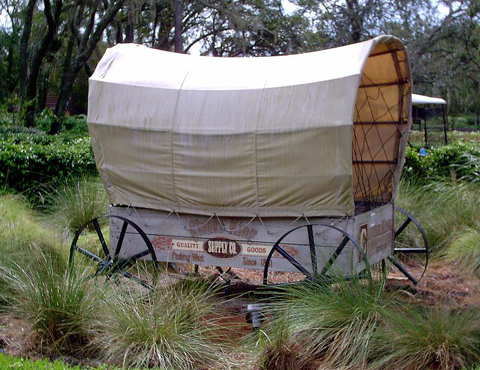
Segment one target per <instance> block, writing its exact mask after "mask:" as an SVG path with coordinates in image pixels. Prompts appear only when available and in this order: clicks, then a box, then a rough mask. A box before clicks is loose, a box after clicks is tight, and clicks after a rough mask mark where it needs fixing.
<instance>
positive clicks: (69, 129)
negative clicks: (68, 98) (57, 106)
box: [35, 108, 88, 138]
mask: <svg viewBox="0 0 480 370" xmlns="http://www.w3.org/2000/svg"><path fill="white" fill-rule="evenodd" d="M58 119H61V121H62V122H61V125H62V129H61V136H68V137H70V138H73V137H85V136H88V127H87V117H86V116H85V115H83V114H81V115H78V116H65V117H62V118H57V117H56V116H55V114H54V113H53V111H52V110H51V109H48V108H46V109H45V110H44V111H43V112H42V113H41V114H40V115H39V116H38V117H37V119H36V121H35V123H36V125H37V127H38V128H39V129H40V130H42V131H44V132H49V131H50V129H51V128H52V124H53V123H54V122H55V121H56V120H58Z"/></svg>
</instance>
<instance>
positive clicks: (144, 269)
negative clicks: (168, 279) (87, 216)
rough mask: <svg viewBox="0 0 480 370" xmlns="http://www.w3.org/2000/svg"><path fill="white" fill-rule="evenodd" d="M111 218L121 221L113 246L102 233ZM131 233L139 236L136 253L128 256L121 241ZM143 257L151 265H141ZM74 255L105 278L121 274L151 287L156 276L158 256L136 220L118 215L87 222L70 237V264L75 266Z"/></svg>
mask: <svg viewBox="0 0 480 370" xmlns="http://www.w3.org/2000/svg"><path fill="white" fill-rule="evenodd" d="M112 219H117V220H119V221H120V223H121V229H120V232H119V235H118V238H115V239H116V245H115V249H113V248H112V247H110V246H109V242H108V240H107V239H106V238H105V236H104V235H105V234H104V231H105V229H106V228H108V226H109V221H110V220H112ZM132 234H133V235H139V236H140V239H139V241H138V242H137V244H136V251H135V253H134V254H132V255H129V256H127V255H125V251H124V250H123V244H124V240H125V238H126V237H129V236H130V235H132ZM79 257H83V258H82V261H78V259H79ZM145 257H150V258H151V262H152V263H151V264H150V265H151V266H149V265H147V264H143V265H142V261H141V260H143V259H144V258H145ZM75 259H77V264H80V263H83V264H84V266H85V267H87V268H88V267H93V270H94V271H93V274H94V276H105V277H106V278H107V279H110V278H115V277H117V276H124V277H126V278H129V279H131V280H134V281H136V282H137V283H139V284H141V285H143V286H144V287H146V288H152V286H153V285H154V284H155V282H156V280H157V257H156V254H155V250H154V249H153V246H152V244H151V242H150V240H149V239H148V237H147V235H146V234H145V233H144V232H143V230H142V229H141V228H140V227H139V226H138V225H137V224H135V223H134V222H132V221H130V220H128V219H126V218H124V217H121V216H115V215H105V216H100V217H97V218H94V219H92V220H90V221H88V222H86V223H85V224H84V225H83V226H82V227H81V228H80V229H79V230H78V231H77V232H76V233H75V236H74V238H73V240H72V244H71V246H70V257H69V266H70V268H73V267H74V263H75ZM88 262H90V263H88ZM91 262H93V265H92V263H91ZM85 263H86V264H85Z"/></svg>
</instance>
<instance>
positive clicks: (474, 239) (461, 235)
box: [445, 224, 480, 278]
mask: <svg viewBox="0 0 480 370" xmlns="http://www.w3.org/2000/svg"><path fill="white" fill-rule="evenodd" d="M445 259H446V260H447V261H448V262H450V263H451V264H453V265H455V266H457V267H459V269H460V270H461V271H463V272H465V273H467V274H472V275H476V276H477V277H479V278H480V224H479V227H478V228H465V229H463V230H461V231H459V232H457V233H456V235H455V236H454V237H453V238H452V242H451V243H450V245H449V246H448V247H447V248H446V250H445Z"/></svg>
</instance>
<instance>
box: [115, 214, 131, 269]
mask: <svg viewBox="0 0 480 370" xmlns="http://www.w3.org/2000/svg"><path fill="white" fill-rule="evenodd" d="M127 227H128V224H127V223H126V222H125V221H123V225H122V230H121V231H120V236H119V237H118V242H117V246H116V247H115V254H114V255H113V259H114V260H116V259H117V258H118V255H119V254H120V250H121V249H122V244H123V239H124V238H125V233H126V232H127Z"/></svg>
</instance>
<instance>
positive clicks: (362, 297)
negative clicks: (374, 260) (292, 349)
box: [271, 280, 389, 369]
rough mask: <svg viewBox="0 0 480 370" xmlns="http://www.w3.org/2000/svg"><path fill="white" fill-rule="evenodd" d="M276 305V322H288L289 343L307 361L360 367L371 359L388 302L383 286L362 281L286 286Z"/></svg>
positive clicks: (273, 311)
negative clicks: (300, 352)
mask: <svg viewBox="0 0 480 370" xmlns="http://www.w3.org/2000/svg"><path fill="white" fill-rule="evenodd" d="M278 297H279V300H278V302H276V303H275V304H274V305H273V308H272V312H271V314H272V316H273V317H274V319H273V323H272V324H271V325H272V326H273V327H275V325H276V324H275V322H276V321H278V320H280V322H288V323H289V332H290V333H291V336H290V341H292V342H294V343H297V344H298V345H297V346H298V348H301V349H302V352H303V353H302V356H303V358H304V359H307V361H306V362H311V361H314V360H320V361H321V362H322V363H323V364H324V365H328V366H331V367H335V368H336V367H339V368H357V369H358V368H362V367H365V366H366V365H367V363H368V361H369V358H370V350H371V348H372V346H373V340H374V335H375V331H376V330H377V329H378V327H379V325H380V324H381V321H382V312H383V309H384V307H385V306H386V305H388V302H389V299H388V298H387V297H386V296H385V294H384V293H383V292H382V286H381V285H378V286H376V285H375V286H372V285H370V284H367V283H366V282H363V281H358V280H353V281H348V282H345V281H339V282H338V283H333V284H330V285H326V284H324V283H311V284H301V285H295V286H291V287H287V288H285V289H284V290H283V292H281V293H279V295H278Z"/></svg>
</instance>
